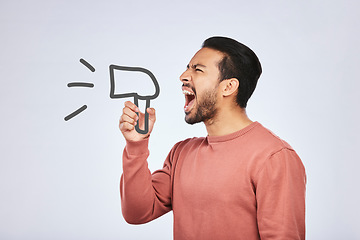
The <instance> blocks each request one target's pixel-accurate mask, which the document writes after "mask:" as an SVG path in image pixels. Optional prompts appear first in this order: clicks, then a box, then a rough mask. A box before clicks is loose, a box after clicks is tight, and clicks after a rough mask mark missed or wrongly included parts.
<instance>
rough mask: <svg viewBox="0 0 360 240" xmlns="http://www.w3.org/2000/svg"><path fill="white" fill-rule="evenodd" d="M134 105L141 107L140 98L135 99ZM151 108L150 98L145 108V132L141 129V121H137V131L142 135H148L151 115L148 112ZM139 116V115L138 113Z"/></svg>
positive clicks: (147, 99)
mask: <svg viewBox="0 0 360 240" xmlns="http://www.w3.org/2000/svg"><path fill="white" fill-rule="evenodd" d="M134 104H135V105H136V106H137V107H139V101H138V96H135V97H134ZM149 107H150V98H146V107H145V122H144V123H145V127H144V130H142V129H140V124H139V119H138V120H137V124H136V126H135V130H136V131H137V132H138V133H140V134H147V133H148V131H149V113H148V112H147V111H146V110H147V109H148V108H149ZM136 114H137V115H138V117H139V118H140V116H139V113H136Z"/></svg>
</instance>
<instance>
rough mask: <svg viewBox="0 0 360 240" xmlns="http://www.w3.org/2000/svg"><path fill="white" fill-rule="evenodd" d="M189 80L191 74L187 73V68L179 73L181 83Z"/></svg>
mask: <svg viewBox="0 0 360 240" xmlns="http://www.w3.org/2000/svg"><path fill="white" fill-rule="evenodd" d="M190 80H191V76H190V73H189V69H187V70H186V71H185V72H183V74H181V76H180V81H181V82H182V83H187V82H189V81H190Z"/></svg>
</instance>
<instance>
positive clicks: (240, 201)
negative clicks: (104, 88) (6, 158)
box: [120, 37, 306, 240]
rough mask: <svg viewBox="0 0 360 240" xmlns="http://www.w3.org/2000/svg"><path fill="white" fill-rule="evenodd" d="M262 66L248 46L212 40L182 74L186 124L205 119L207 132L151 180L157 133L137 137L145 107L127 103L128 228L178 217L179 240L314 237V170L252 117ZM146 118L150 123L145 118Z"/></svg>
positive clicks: (178, 149)
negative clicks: (309, 181) (309, 186)
mask: <svg viewBox="0 0 360 240" xmlns="http://www.w3.org/2000/svg"><path fill="white" fill-rule="evenodd" d="M260 74H261V65H260V62H259V60H258V58H257V56H256V55H255V53H254V52H253V51H252V50H250V49H249V48H248V47H246V46H245V45H243V44H241V43H239V42H237V41H235V40H233V39H230V38H225V37H212V38H209V39H207V40H206V41H205V42H204V43H203V46H202V48H201V49H200V50H199V51H198V52H197V53H196V54H195V55H194V57H193V58H192V59H191V61H190V63H189V65H188V66H187V70H186V71H185V72H184V73H183V74H182V75H181V76H180V80H181V82H182V84H183V86H182V90H183V93H184V94H185V107H184V111H185V121H186V122H187V123H189V124H194V123H198V122H204V124H205V126H206V130H207V132H208V136H207V137H205V138H191V139H186V140H184V141H181V142H179V143H177V144H175V146H174V147H173V148H172V150H171V151H170V153H169V155H168V156H167V158H166V160H165V163H164V167H163V169H161V170H158V171H155V172H154V173H153V174H151V173H150V172H149V170H148V167H147V161H146V159H147V157H148V155H149V151H148V141H149V136H150V133H151V130H152V129H153V126H154V123H155V110H154V109H152V108H151V109H150V108H149V109H147V112H148V113H149V119H150V123H149V133H148V134H146V135H142V134H138V133H137V132H136V131H135V128H134V126H135V124H136V121H137V119H138V117H137V114H136V113H137V112H138V113H139V109H138V108H137V107H136V105H134V104H133V103H131V102H126V103H125V107H124V109H123V115H122V116H121V119H120V130H121V132H122V134H123V135H124V137H125V139H126V147H125V149H124V154H123V175H122V178H121V183H120V193H121V200H122V202H121V203H122V211H123V216H124V218H125V220H126V221H127V222H128V223H132V224H140V223H146V222H149V221H151V220H153V219H155V218H157V217H159V216H161V215H163V214H165V213H166V212H168V211H170V210H173V213H174V239H175V240H182V239H194V240H195V239H196V240H199V239H206V240H209V239H244V240H255V239H262V240H264V239H276V240H279V239H305V183H306V176H305V169H304V167H303V164H302V162H301V160H300V158H299V157H298V155H297V154H296V153H295V151H294V150H293V149H292V148H291V146H289V144H287V143H286V142H285V141H283V140H281V139H280V138H278V137H277V136H276V135H274V134H273V133H272V132H270V131H269V130H267V129H266V128H264V127H263V126H262V125H261V124H260V123H258V122H253V121H251V120H250V119H249V118H248V116H247V115H246V111H245V109H246V105H247V101H248V99H249V98H250V96H251V95H252V93H253V91H254V89H255V87H256V83H257V80H258V78H259V76H260ZM139 115H140V122H143V121H144V120H143V118H144V117H143V115H144V114H139Z"/></svg>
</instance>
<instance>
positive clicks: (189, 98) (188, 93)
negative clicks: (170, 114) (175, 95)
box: [182, 88, 195, 113]
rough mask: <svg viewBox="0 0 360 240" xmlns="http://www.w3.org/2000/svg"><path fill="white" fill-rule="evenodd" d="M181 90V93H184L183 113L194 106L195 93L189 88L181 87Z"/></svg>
mask: <svg viewBox="0 0 360 240" xmlns="http://www.w3.org/2000/svg"><path fill="white" fill-rule="evenodd" d="M182 91H183V94H184V95H185V106H184V111H185V113H188V112H190V110H191V109H192V107H193V106H194V102H195V93H194V92H193V91H192V90H191V89H189V88H183V89H182Z"/></svg>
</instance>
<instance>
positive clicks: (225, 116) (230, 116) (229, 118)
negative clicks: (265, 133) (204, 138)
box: [204, 106, 252, 136]
mask: <svg viewBox="0 0 360 240" xmlns="http://www.w3.org/2000/svg"><path fill="white" fill-rule="evenodd" d="M204 123H205V126H206V131H207V132H208V135H209V136H223V135H227V134H230V133H233V132H236V131H239V130H241V129H243V128H245V127H247V126H249V125H250V124H251V123H252V121H251V120H250V119H249V118H248V116H247V114H246V110H245V109H244V108H240V107H239V106H232V107H229V108H218V112H217V114H216V116H215V117H214V118H213V119H210V120H207V121H206V122H204Z"/></svg>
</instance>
